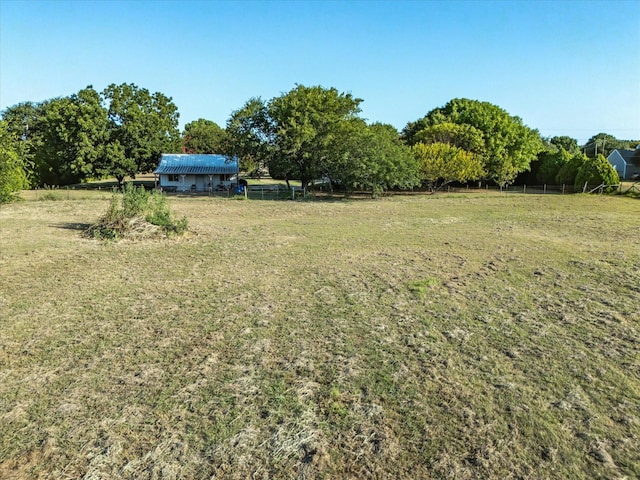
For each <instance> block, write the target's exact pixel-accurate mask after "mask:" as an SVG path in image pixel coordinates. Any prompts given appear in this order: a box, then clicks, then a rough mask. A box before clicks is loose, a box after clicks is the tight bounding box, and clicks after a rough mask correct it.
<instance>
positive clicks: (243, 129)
mask: <svg viewBox="0 0 640 480" xmlns="http://www.w3.org/2000/svg"><path fill="white" fill-rule="evenodd" d="M223 150H224V152H225V153H226V154H227V155H233V156H236V157H238V159H239V161H240V170H242V171H243V172H261V171H262V170H264V169H268V168H270V167H272V166H275V164H273V165H270V160H271V158H272V157H271V151H272V135H271V127H270V123H269V115H268V112H267V106H266V105H265V103H264V102H263V101H262V99H260V98H251V99H249V100H248V101H247V102H246V103H245V104H244V105H243V106H242V107H241V108H239V109H238V110H235V111H234V112H232V113H231V116H230V117H229V120H227V128H226V137H225V146H224V149H223ZM272 176H273V177H274V178H277V177H278V178H285V177H286V175H284V176H281V177H280V176H279V175H277V174H276V173H275V172H274V174H273V175H272Z"/></svg>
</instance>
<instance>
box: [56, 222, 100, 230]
mask: <svg viewBox="0 0 640 480" xmlns="http://www.w3.org/2000/svg"><path fill="white" fill-rule="evenodd" d="M91 225H93V224H91V223H79V222H67V223H54V224H51V225H49V226H50V227H54V228H61V229H63V230H74V231H76V232H86V231H87V230H88V229H89V227H91Z"/></svg>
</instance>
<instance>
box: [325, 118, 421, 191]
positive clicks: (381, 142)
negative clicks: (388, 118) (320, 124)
mask: <svg viewBox="0 0 640 480" xmlns="http://www.w3.org/2000/svg"><path fill="white" fill-rule="evenodd" d="M335 135H336V141H335V142H334V143H333V150H332V151H331V152H330V153H329V155H328V156H327V158H326V162H325V171H324V175H325V176H326V177H328V178H329V179H330V181H331V182H332V184H333V185H336V184H337V185H339V186H340V187H341V188H343V189H345V190H347V191H351V190H355V189H359V190H366V191H371V194H372V196H374V197H375V196H377V195H379V194H380V193H382V192H384V191H385V190H387V189H389V188H411V187H413V186H415V185H418V184H419V176H418V164H417V162H416V160H415V159H414V157H413V155H412V154H411V151H410V150H409V148H408V147H407V146H405V145H404V144H403V143H402V142H401V141H400V137H399V135H398V131H397V130H396V129H395V128H394V127H393V126H391V125H386V124H381V123H375V124H373V125H367V124H366V122H365V121H364V120H362V119H360V118H353V119H351V120H348V121H345V122H342V123H341V124H340V125H339V127H338V129H337V130H336V132H335Z"/></svg>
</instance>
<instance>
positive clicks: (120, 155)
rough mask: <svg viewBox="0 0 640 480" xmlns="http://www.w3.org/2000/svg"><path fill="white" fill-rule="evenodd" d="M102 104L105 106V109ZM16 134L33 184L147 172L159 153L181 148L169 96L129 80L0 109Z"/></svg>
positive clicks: (155, 164)
mask: <svg viewBox="0 0 640 480" xmlns="http://www.w3.org/2000/svg"><path fill="white" fill-rule="evenodd" d="M105 105H106V108H105ZM3 118H6V119H7V122H8V125H9V130H10V131H11V132H13V133H14V134H15V135H17V136H18V138H20V139H21V141H20V142H19V145H20V147H19V148H18V149H17V151H18V154H19V155H20V157H21V159H22V162H23V164H25V165H30V166H31V165H33V168H31V172H30V182H31V184H32V185H45V184H47V185H66V184H72V183H79V182H82V181H85V180H86V179H88V178H102V177H104V176H115V177H116V178H117V179H118V181H119V182H120V183H122V181H123V180H124V178H125V177H126V176H132V177H133V176H135V175H136V174H137V173H145V172H149V171H150V170H152V169H153V168H155V167H156V166H157V162H158V158H159V156H160V154H161V153H163V152H178V151H179V150H180V132H179V131H178V128H177V125H178V111H177V107H176V106H175V105H174V104H173V103H172V101H171V98H169V97H166V96H165V95H163V94H161V93H157V92H156V93H154V94H151V93H149V91H148V90H146V89H143V88H138V87H137V86H135V85H133V84H122V85H119V86H116V85H113V84H112V85H110V86H109V87H107V88H106V89H105V90H104V91H103V92H102V94H100V93H98V92H97V91H96V90H94V89H93V87H91V86H89V87H87V88H85V89H83V90H80V91H79V92H78V93H77V94H73V95H70V96H68V97H61V98H54V99H50V100H46V101H43V102H40V103H31V102H25V103H21V104H19V105H16V106H13V107H9V108H8V109H6V110H5V111H4V112H3Z"/></svg>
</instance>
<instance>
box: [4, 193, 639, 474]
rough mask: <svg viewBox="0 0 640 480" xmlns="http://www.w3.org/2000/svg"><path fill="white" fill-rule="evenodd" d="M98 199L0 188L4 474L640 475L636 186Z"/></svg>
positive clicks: (96, 195) (99, 195)
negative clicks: (110, 217)
mask: <svg viewBox="0 0 640 480" xmlns="http://www.w3.org/2000/svg"><path fill="white" fill-rule="evenodd" d="M74 195H76V196H74ZM109 197H110V194H106V193H105V192H82V193H81V194H75V193H74V194H62V195H61V196H58V197H52V199H50V200H44V201H43V200H42V199H41V198H40V199H39V201H35V199H33V200H27V201H23V202H20V203H16V204H11V205H5V206H2V207H0V271H1V272H2V275H1V276H0V478H7V479H11V478H43V479H44V478H47V479H68V478H83V477H84V478H86V479H102V478H104V479H106V478H129V479H145V478H148V479H160V478H162V479H178V478H231V479H235V478H237V479H244V478H256V479H257V478H261V479H262V478H264V479H266V478H300V479H303V478H326V479H334V478H345V479H346V478H407V479H410V478H411V479H414V478H434V479H445V478H451V479H453V478H455V479H474V478H481V479H505V478H513V479H516V478H527V479H528V478H535V479H544V478H549V479H555V478H557V479H564V478H572V479H592V478H625V477H626V478H638V477H640V448H639V445H640V407H639V405H640V201H638V200H634V199H630V198H622V197H608V196H585V195H571V196H570V195H564V196H561V195H521V194H499V193H494V194H482V193H474V194H459V195H448V194H437V195H433V196H414V197H411V196H410V197H399V196H398V197H389V198H384V199H379V200H368V199H367V200H339V201H328V200H324V201H313V200H308V201H296V202H292V201H258V200H234V199H225V198H210V197H206V196H204V197H193V198H181V197H172V198H170V204H171V206H172V207H173V209H174V210H175V212H176V214H177V215H178V216H182V215H186V216H187V217H188V219H189V226H190V230H191V232H190V233H189V234H188V235H187V236H186V237H184V238H173V239H168V240H165V241H158V240H154V241H151V240H147V241H136V242H133V241H122V242H117V243H114V242H111V243H109V242H106V243H105V242H100V241H97V240H92V239H88V238H85V237H84V236H83V235H82V230H83V229H85V228H86V227H87V226H88V225H89V224H91V223H93V222H95V221H96V220H97V218H98V217H99V216H100V215H101V214H102V213H104V211H105V209H106V207H107V205H108V202H109ZM30 198H33V197H30Z"/></svg>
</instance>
